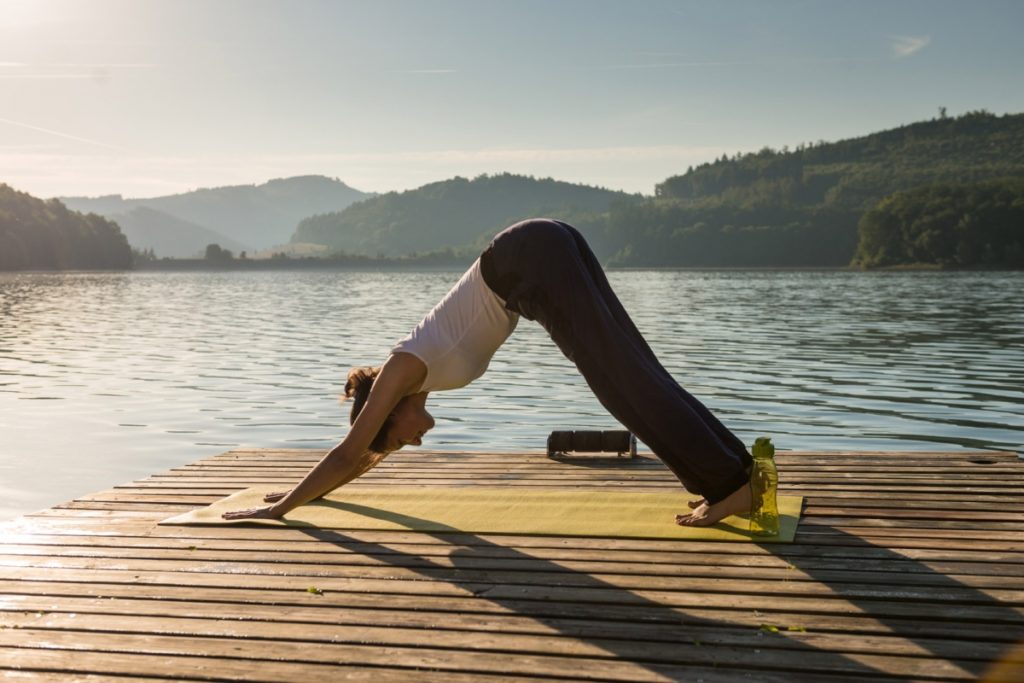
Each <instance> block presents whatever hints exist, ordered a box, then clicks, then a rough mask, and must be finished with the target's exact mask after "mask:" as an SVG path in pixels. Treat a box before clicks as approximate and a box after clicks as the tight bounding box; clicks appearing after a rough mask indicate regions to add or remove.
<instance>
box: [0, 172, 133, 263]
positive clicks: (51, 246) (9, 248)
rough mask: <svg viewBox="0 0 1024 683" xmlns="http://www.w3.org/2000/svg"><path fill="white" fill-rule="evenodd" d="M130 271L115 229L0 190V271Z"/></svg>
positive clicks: (121, 239)
mask: <svg viewBox="0 0 1024 683" xmlns="http://www.w3.org/2000/svg"><path fill="white" fill-rule="evenodd" d="M131 266H132V252H131V248H130V247H129V246H128V241H127V240H126V239H125V236H124V235H123V234H122V233H121V231H120V230H119V229H118V227H117V225H116V224H115V223H112V222H110V221H108V220H106V219H105V218H103V217H101V216H98V215H96V214H89V215H82V214H80V213H77V212H75V211H69V210H68V209H67V207H65V206H64V205H63V204H62V203H60V202H59V201H57V200H55V199H50V200H48V201H44V200H42V199H38V198H36V197H33V196H32V195H29V194H26V193H24V192H18V191H17V190H14V189H12V188H11V187H9V186H7V185H4V184H0V270H51V269H52V270H71V269H74V270H79V269H83V270H84V269H125V268H131Z"/></svg>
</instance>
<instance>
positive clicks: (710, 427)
mask: <svg viewBox="0 0 1024 683" xmlns="http://www.w3.org/2000/svg"><path fill="white" fill-rule="evenodd" d="M520 316H523V317H525V318H527V319H530V320H536V321H537V322H539V323H540V324H541V325H543V326H544V328H545V329H546V330H547V331H548V333H549V334H550V335H551V338H552V339H553V340H554V342H555V343H556V344H557V345H558V347H559V348H560V349H561V350H562V352H563V353H564V354H565V355H566V357H567V358H569V360H571V361H573V362H574V363H575V364H576V367H577V368H578V369H579V371H580V373H581V374H582V375H583V377H584V379H586V381H587V384H588V385H589V386H590V388H591V389H592V390H593V392H594V394H595V395H596V396H597V398H598V400H599V401H600V402H601V404H602V405H603V406H604V407H605V408H607V409H608V412H610V413H611V414H612V415H613V416H614V417H615V418H617V419H618V420H619V421H620V422H621V423H622V424H623V425H624V426H625V427H626V428H627V429H629V430H630V431H631V432H633V433H634V434H635V435H636V436H637V438H638V439H640V440H641V441H643V442H644V443H645V444H647V445H648V446H649V447H650V448H651V450H652V451H654V453H655V454H656V455H657V456H658V457H659V458H661V460H662V461H664V462H665V464H666V465H668V467H669V469H671V470H672V472H673V473H674V474H675V475H676V476H677V477H678V478H679V480H680V481H681V482H682V483H683V485H684V486H685V487H686V488H687V489H688V490H689V491H691V492H693V493H696V494H699V495H700V496H702V497H703V498H702V499H701V500H696V501H693V502H691V503H690V511H689V512H685V513H682V514H679V515H676V519H675V522H676V523H677V524H683V525H694V526H705V525H709V524H714V523H715V522H717V521H719V520H721V519H723V518H724V517H727V516H729V515H731V514H735V513H739V512H746V511H748V510H749V509H750V504H751V502H750V501H751V493H750V487H749V485H748V484H749V478H750V475H749V468H750V465H751V457H750V455H749V454H748V453H747V450H746V448H745V447H744V446H743V443H742V442H741V441H740V440H739V439H738V438H736V436H734V435H733V434H732V432H730V431H729V430H728V429H726V428H725V426H724V425H722V423H721V422H719V421H718V419H717V418H715V416H714V415H712V414H711V412H710V411H709V410H708V409H707V408H706V407H704V405H703V404H701V403H700V401H698V400H697V399H696V398H694V397H693V396H691V395H690V394H689V393H688V392H686V391H685V390H684V389H683V388H682V387H680V386H679V384H678V383H676V381H675V380H674V379H673V378H672V376H671V375H670V374H669V373H668V371H666V370H665V368H663V367H662V366H661V363H659V362H658V360H657V358H655V356H654V353H653V352H652V351H651V349H650V347H649V346H648V345H647V342H646V341H645V340H644V338H643V337H642V336H641V335H640V332H639V331H638V330H637V328H636V326H635V325H634V324H633V321H632V320H631V319H630V317H629V315H628V314H627V313H626V311H625V309H624V308H623V307H622V304H621V303H620V302H619V299H618V297H616V296H615V293H614V292H613V291H612V289H611V286H610V285H609V284H608V279H607V278H606V277H605V274H604V271H603V270H602V269H601V265H600V264H599V263H598V261H597V258H596V257H595V256H594V254H593V253H592V252H591V250H590V247H589V246H588V245H587V243H586V242H585V241H584V239H583V236H582V235H580V233H579V232H577V231H576V229H575V228H573V227H572V226H570V225H567V224H566V223H562V222H561V221H554V220H548V219H535V220H528V221H523V222H521V223H517V224H515V225H513V226H511V227H510V228H507V229H506V230H504V231H502V232H501V233H499V234H498V236H497V237H495V238H494V239H493V240H492V241H491V244H490V245H489V246H488V247H487V249H486V250H484V252H483V254H482V255H481V256H480V258H479V259H477V261H476V262H474V263H473V265H472V266H471V267H470V269H469V270H468V271H466V274H465V275H463V276H462V279H460V280H459V282H458V283H457V284H456V285H455V286H454V287H453V288H452V289H451V291H449V292H448V294H447V295H445V297H444V299H442V300H441V302H440V303H439V304H437V306H435V307H434V309H433V310H432V311H430V313H428V314H427V316H426V317H425V318H424V319H423V320H422V321H421V322H420V323H419V325H417V326H416V328H415V329H414V330H413V331H412V333H410V334H409V336H407V337H406V338H405V339H403V340H402V341H400V342H399V343H398V344H397V345H396V346H395V347H394V348H393V349H392V350H391V354H390V355H389V356H388V358H387V360H386V361H385V362H384V364H383V365H382V366H380V367H379V368H356V369H354V370H352V371H351V372H350V373H349V377H348V382H347V383H346V384H345V395H346V396H347V397H349V398H351V399H353V404H352V415H351V425H352V426H351V429H350V430H349V432H348V434H347V435H346V436H345V438H344V439H343V440H342V441H341V443H339V444H338V445H337V446H335V447H334V448H333V449H331V451H330V452H329V453H328V454H327V455H326V456H324V458H323V459H322V460H321V461H320V462H319V463H318V464H317V465H316V466H315V467H313V469H312V470H310V472H309V473H308V474H307V475H306V477H305V478H304V479H303V480H302V481H301V482H299V484H298V485H297V486H296V487H295V488H293V489H292V490H291V491H288V492H286V493H280V494H273V495H271V496H267V498H266V499H265V500H266V502H268V503H272V505H269V506H267V507H260V508H253V509H251V510H240V511H236V512H229V513H226V514H225V515H224V517H225V518H226V519H250V518H268V517H271V518H273V517H280V516H282V515H284V514H285V513H287V512H288V511H289V510H292V509H293V508H296V507H298V506H300V505H303V504H305V503H308V502H310V501H312V500H315V499H316V498H319V497H320V496H323V495H324V494H326V493H328V492H329V491H332V490H334V489H335V488H337V487H339V486H341V485H343V484H346V483H348V482H350V481H352V480H353V479H355V478H356V477H359V476H360V475H362V474H364V473H365V472H367V471H368V470H370V469H371V468H373V467H374V466H375V465H376V464H378V463H379V462H380V461H381V460H383V458H384V457H385V456H386V455H387V454H388V453H390V452H392V451H396V450H398V449H400V448H402V447H403V446H406V445H408V444H413V445H415V446H418V445H420V442H421V440H422V438H423V435H424V434H426V433H427V432H428V431H430V429H431V428H432V427H433V426H434V418H433V417H431V416H430V413H428V412H427V410H426V400H427V396H428V394H429V393H430V392H432V391H442V390H445V389H455V388H458V387H462V386H465V385H467V384H469V383H470V382H472V381H473V380H474V379H476V378H477V377H479V376H480V375H482V374H483V373H484V370H486V369H487V364H488V363H489V362H490V359H491V357H492V356H493V355H494V353H495V351H497V349H498V347H499V346H501V344H502V343H503V342H504V341H505V339H507V338H508V336H509V335H510V334H511V333H512V331H513V330H514V329H515V327H516V323H517V322H518V320H519V317H520Z"/></svg>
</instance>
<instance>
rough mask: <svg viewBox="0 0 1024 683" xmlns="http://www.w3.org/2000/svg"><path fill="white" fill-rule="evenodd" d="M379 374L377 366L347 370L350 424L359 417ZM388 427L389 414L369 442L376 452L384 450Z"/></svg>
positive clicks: (346, 385)
mask: <svg viewBox="0 0 1024 683" xmlns="http://www.w3.org/2000/svg"><path fill="white" fill-rule="evenodd" d="M379 374H380V367H379V366H378V367H375V368H371V367H364V368H352V369H351V370H349V371H348V380H346V381H345V398H350V399H352V412H351V413H350V414H349V420H348V423H349V424H350V425H351V424H355V421H356V418H357V417H359V413H360V412H362V410H363V406H365V405H366V399H367V398H369V397H370V389H372V388H373V382H374V380H376V379H377V375H379ZM390 428H391V417H390V416H389V417H388V419H386V420H384V424H383V425H381V427H380V430H379V431H378V432H377V436H375V437H373V441H371V442H370V450H372V451H374V452H377V453H383V452H384V445H385V442H386V441H387V436H388V430H389V429H390Z"/></svg>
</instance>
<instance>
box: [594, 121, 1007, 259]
mask: <svg viewBox="0 0 1024 683" xmlns="http://www.w3.org/2000/svg"><path fill="white" fill-rule="evenodd" d="M1007 176H1017V177H1024V115H1020V114H1017V115H1006V116H1002V117H998V116H993V115H991V114H987V113H985V112H973V113H969V114H966V115H964V116H961V117H958V118H947V117H944V116H943V117H940V118H938V119H935V120H932V121H924V122H920V123H915V124H911V125H908V126H902V127H900V128H895V129H892V130H888V131H883V132H880V133H874V134H872V135H867V136H865V137H861V138H855V139H851V140H843V141H840V142H834V143H824V142H821V143H817V144H809V145H802V146H800V147H798V148H797V149H795V150H785V149H784V150H781V151H777V150H771V149H764V150H762V151H761V152H758V153H754V154H745V155H737V156H735V157H733V158H728V157H725V156H723V157H722V158H721V159H718V160H716V161H714V162H712V163H708V164H703V165H701V166H699V167H697V168H693V169H690V170H689V171H688V172H687V173H686V174H684V175H681V176H675V177H672V178H668V179H667V180H665V181H664V182H663V183H661V184H660V185H658V187H657V189H656V193H655V197H654V198H653V199H647V200H644V201H642V202H634V203H632V204H631V205H626V206H620V207H617V208H616V209H615V210H613V211H612V212H611V214H610V216H609V223H608V239H609V245H610V246H611V248H612V249H613V250H614V252H615V255H614V256H613V257H612V258H611V262H612V263H613V264H616V265H629V266H645V265H678V266H701V265H706V266H841V265H846V264H848V263H849V262H850V261H851V259H852V258H853V256H854V253H855V251H856V248H857V242H858V232H857V226H858V222H859V221H860V218H861V217H862V216H863V215H864V213H865V212H866V211H868V210H869V209H871V208H872V207H874V206H875V205H876V204H878V202H880V201H881V200H882V199H884V198H885V197H887V196H889V195H891V194H893V193H894V192H897V191H901V190H908V189H913V188H917V187H921V186H924V185H932V184H937V183H964V182H977V181H981V180H985V179H992V178H999V177H1007Z"/></svg>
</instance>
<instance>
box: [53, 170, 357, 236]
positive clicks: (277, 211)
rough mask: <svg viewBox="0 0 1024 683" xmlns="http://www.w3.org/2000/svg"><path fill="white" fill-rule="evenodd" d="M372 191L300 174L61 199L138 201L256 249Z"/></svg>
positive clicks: (103, 204) (110, 204) (80, 205)
mask: <svg viewBox="0 0 1024 683" xmlns="http://www.w3.org/2000/svg"><path fill="white" fill-rule="evenodd" d="M371 196H373V195H371V194H368V193H365V192H360V191H359V190H355V189H352V188H351V187H349V186H348V185H346V184H345V183H343V182H341V181H340V180H337V179H332V178H326V177H324V176H297V177H294V178H281V179H276V180H271V181H269V182H266V183H263V184H262V185H232V186H226V187H215V188H209V189H200V190H194V191H192V192H185V193H183V194H175V195H168V196H164V197H151V198H148V199H125V198H123V197H121V196H120V195H108V196H104V197H63V198H61V201H63V202H64V203H65V204H67V206H68V207H69V208H72V209H74V210H77V211H91V212H94V213H99V214H101V215H104V216H112V215H126V214H129V213H130V212H131V211H132V210H134V209H136V208H139V207H145V208H148V209H153V210H155V211H159V212H161V213H162V214H166V215H169V216H173V217H174V218H177V219H179V220H182V221H186V222H187V223H190V224H192V226H193V227H198V228H205V229H207V230H212V231H214V232H217V233H220V234H222V235H224V236H226V237H227V238H228V239H230V240H233V244H235V245H236V247H237V248H244V249H250V250H252V249H259V248H265V247H270V246H273V245H275V244H281V243H284V242H288V240H289V238H290V237H291V235H292V232H293V231H294V229H295V225H296V223H298V222H299V221H300V220H302V219H303V218H305V217H306V216H312V215H314V214H318V213H325V212H329V211H339V210H341V209H344V208H345V207H347V206H348V205H349V204H352V203H353V202H356V201H359V200H361V199H365V198H367V197H371ZM151 217H153V218H157V217H158V216H156V215H151ZM135 228H136V229H141V225H140V224H138V223H136V224H135ZM149 230H150V231H155V230H157V228H156V227H155V226H154V227H152V228H150V229H149ZM135 246H138V245H135ZM204 246H205V245H204ZM222 246H223V245H222ZM184 249H186V247H185V246H182V245H179V246H177V247H175V250H176V251H178V252H180V251H182V250H184Z"/></svg>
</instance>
